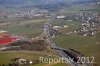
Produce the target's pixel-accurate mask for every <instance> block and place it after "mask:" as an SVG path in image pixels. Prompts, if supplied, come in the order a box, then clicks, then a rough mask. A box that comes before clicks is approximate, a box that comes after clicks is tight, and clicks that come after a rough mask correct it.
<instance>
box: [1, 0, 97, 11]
mask: <svg viewBox="0 0 100 66" xmlns="http://www.w3.org/2000/svg"><path fill="white" fill-rule="evenodd" d="M90 1H97V0H0V7H5V8H20V7H38V8H40V9H47V10H50V11H54V10H59V9H62V8H64V7H69V6H70V3H85V2H90Z"/></svg>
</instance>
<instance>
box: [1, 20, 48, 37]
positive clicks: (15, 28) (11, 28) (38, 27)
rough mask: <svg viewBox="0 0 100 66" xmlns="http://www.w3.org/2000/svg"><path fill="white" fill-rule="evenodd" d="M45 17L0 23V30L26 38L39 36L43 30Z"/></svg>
mask: <svg viewBox="0 0 100 66" xmlns="http://www.w3.org/2000/svg"><path fill="white" fill-rule="evenodd" d="M45 22H46V19H30V20H29V19H28V20H19V21H13V22H7V23H0V30H6V31H8V32H9V33H12V34H15V35H21V36H26V37H28V38H32V37H36V36H39V35H40V34H41V33H42V32H43V25H44V23H45Z"/></svg>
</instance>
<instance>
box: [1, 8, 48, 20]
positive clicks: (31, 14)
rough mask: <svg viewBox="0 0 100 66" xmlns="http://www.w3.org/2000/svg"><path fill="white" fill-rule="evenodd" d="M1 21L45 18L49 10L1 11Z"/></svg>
mask: <svg viewBox="0 0 100 66" xmlns="http://www.w3.org/2000/svg"><path fill="white" fill-rule="evenodd" d="M0 12H1V13H0V19H1V20H2V19H13V18H15V19H16V18H37V17H43V16H45V14H44V13H47V12H48V11H47V10H41V9H38V8H34V9H21V10H15V11H14V10H9V9H8V10H4V11H0Z"/></svg>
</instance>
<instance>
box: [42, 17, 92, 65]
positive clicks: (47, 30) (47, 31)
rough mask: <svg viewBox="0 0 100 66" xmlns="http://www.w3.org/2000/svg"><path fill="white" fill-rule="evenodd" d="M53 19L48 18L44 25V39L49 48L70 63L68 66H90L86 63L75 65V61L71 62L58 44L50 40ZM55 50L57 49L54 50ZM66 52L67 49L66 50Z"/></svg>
mask: <svg viewBox="0 0 100 66" xmlns="http://www.w3.org/2000/svg"><path fill="white" fill-rule="evenodd" d="M53 19H54V18H52V17H51V18H50V19H48V21H47V23H45V24H44V34H45V36H46V39H47V41H48V42H49V43H50V46H51V47H52V49H53V50H55V51H56V52H57V53H58V54H59V55H60V56H61V58H67V59H68V60H69V61H70V63H69V65H70V66H91V65H90V64H88V63H85V64H78V63H76V62H75V61H73V59H72V58H71V57H69V56H68V54H66V53H65V52H64V51H63V50H62V49H61V48H60V47H59V46H58V44H57V43H56V42H55V41H54V39H53V38H52V35H51V34H50V33H51V32H52V27H51V25H52V24H51V23H52V20H53ZM55 48H57V49H55ZM66 51H68V49H66Z"/></svg>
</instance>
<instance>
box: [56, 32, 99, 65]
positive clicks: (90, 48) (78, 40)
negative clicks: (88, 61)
mask: <svg viewBox="0 0 100 66" xmlns="http://www.w3.org/2000/svg"><path fill="white" fill-rule="evenodd" d="M55 40H56V42H57V43H58V44H59V46H61V47H62V48H73V49H75V50H77V51H80V52H81V53H82V54H84V55H85V56H89V57H91V56H94V57H95V63H96V64H97V65H98V66H99V65H100V33H97V34H96V35H95V36H93V37H89V36H86V37H84V36H80V35H77V34H70V35H66V36H56V37H55Z"/></svg>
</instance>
